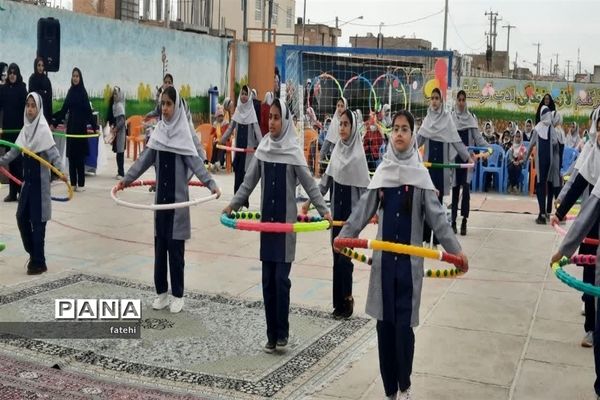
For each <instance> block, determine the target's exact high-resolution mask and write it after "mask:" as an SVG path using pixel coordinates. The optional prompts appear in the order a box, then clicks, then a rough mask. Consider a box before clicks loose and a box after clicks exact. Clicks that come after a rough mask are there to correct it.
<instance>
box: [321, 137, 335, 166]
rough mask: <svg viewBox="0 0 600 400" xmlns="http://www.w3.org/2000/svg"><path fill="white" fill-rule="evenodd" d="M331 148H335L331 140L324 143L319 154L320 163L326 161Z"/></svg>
mask: <svg viewBox="0 0 600 400" xmlns="http://www.w3.org/2000/svg"><path fill="white" fill-rule="evenodd" d="M331 146H333V143H331V142H330V141H329V140H325V141H324V142H323V147H321V150H320V151H321V153H320V154H319V158H320V161H323V160H325V158H326V157H327V153H329V148H330V147H331Z"/></svg>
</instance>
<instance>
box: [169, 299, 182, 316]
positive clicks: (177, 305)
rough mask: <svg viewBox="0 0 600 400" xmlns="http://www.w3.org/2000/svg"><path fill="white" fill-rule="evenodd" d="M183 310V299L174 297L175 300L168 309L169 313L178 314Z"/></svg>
mask: <svg viewBox="0 0 600 400" xmlns="http://www.w3.org/2000/svg"><path fill="white" fill-rule="evenodd" d="M182 308H183V297H175V299H174V300H173V301H172V302H171V306H170V307H169V311H171V312H172V313H174V314H175V313H178V312H180V311H181V309H182Z"/></svg>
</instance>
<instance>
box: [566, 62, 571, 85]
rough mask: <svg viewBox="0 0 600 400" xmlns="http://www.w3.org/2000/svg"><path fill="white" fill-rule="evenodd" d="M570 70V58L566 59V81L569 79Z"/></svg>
mask: <svg viewBox="0 0 600 400" xmlns="http://www.w3.org/2000/svg"><path fill="white" fill-rule="evenodd" d="M570 72H571V60H567V76H566V79H567V82H568V81H569V75H570Z"/></svg>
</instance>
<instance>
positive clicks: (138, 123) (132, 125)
mask: <svg viewBox="0 0 600 400" xmlns="http://www.w3.org/2000/svg"><path fill="white" fill-rule="evenodd" d="M126 123H127V129H128V131H129V135H128V136H127V144H126V148H127V158H129V149H130V148H131V146H133V161H135V160H137V158H138V151H139V153H141V152H142V149H143V148H144V146H145V138H144V117H142V116H141V115H132V116H131V117H129V118H127V121H126Z"/></svg>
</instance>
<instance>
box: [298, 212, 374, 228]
mask: <svg viewBox="0 0 600 400" xmlns="http://www.w3.org/2000/svg"><path fill="white" fill-rule="evenodd" d="M296 220H297V221H298V222H304V223H307V222H320V221H324V219H323V217H321V216H319V215H304V214H300V215H298V217H296ZM369 223H371V224H376V223H377V219H376V218H372V219H371V221H369ZM345 224H346V221H333V224H331V226H335V227H340V226H344V225H345Z"/></svg>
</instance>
